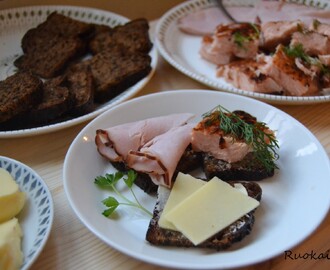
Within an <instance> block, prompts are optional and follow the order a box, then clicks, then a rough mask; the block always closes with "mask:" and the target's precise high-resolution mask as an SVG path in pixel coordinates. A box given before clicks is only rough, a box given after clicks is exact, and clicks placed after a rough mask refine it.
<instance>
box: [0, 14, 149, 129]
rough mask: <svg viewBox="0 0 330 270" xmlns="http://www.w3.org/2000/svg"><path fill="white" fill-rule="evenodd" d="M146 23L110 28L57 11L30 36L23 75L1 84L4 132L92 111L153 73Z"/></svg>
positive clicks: (25, 43)
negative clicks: (97, 105) (96, 106)
mask: <svg viewBox="0 0 330 270" xmlns="http://www.w3.org/2000/svg"><path fill="white" fill-rule="evenodd" d="M148 30H149V25H148V21H147V20H146V19H143V18H141V19H135V20H132V21H129V22H127V23H126V24H124V25H119V26H116V27H110V26H107V25H97V24H92V23H85V22H81V21H78V20H75V19H72V18H69V17H67V16H64V15H62V14H59V13H57V12H54V13H51V14H50V15H49V16H48V17H47V19H46V21H45V22H43V23H41V24H39V25H38V26H37V27H36V28H33V29H30V30H29V31H27V32H26V33H25V35H24V36H23V38H22V41H21V47H22V50H23V55H21V56H20V57H19V58H18V59H16V60H15V62H14V65H15V66H16V67H17V68H18V71H17V72H16V73H15V74H14V75H12V76H10V77H8V78H7V79H5V80H3V81H1V82H0V93H1V99H0V130H15V129H21V128H26V127H33V126H40V125H45V124H49V123H55V122H59V121H63V120H65V119H70V118H72V117H76V116H79V115H83V114H86V113H89V112H91V111H92V110H93V109H94V108H95V105H96V104H100V103H104V102H106V101H108V100H110V99H112V98H113V97H115V96H117V95H118V94H120V93H121V92H123V91H124V90H126V89H127V88H129V87H130V86H132V85H134V84H135V83H137V82H138V81H140V80H141V79H142V78H144V77H146V76H147V75H148V74H149V73H150V71H151V57H150V56H149V52H150V50H151V48H152V42H151V41H150V38H149V32H148Z"/></svg>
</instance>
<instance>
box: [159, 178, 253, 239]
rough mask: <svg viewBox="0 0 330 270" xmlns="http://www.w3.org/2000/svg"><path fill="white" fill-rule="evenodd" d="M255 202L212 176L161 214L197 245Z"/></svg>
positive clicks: (231, 221) (243, 212)
mask: <svg viewBox="0 0 330 270" xmlns="http://www.w3.org/2000/svg"><path fill="white" fill-rule="evenodd" d="M258 205H259V201H257V200H255V199H253V198H251V197H249V196H246V195H245V194H243V193H242V192H241V191H239V190H237V189H235V188H233V187H232V186H231V185H229V184H228V183H226V182H224V181H222V180H220V179H218V178H213V179H211V180H210V181H209V182H207V183H206V184H205V185H203V186H202V187H201V188H199V189H198V190H197V191H195V192H194V193H193V194H192V195H190V196H188V197H187V198H186V199H185V200H183V201H182V202H181V203H179V204H178V205H177V206H176V207H174V208H172V210H171V211H169V212H168V213H167V214H166V216H164V217H165V218H166V219H167V220H168V221H169V222H171V223H172V224H173V225H174V226H175V227H176V228H177V230H178V231H180V232H181V233H182V234H184V235H185V236H186V237H187V238H188V239H189V240H190V241H191V242H192V243H193V244H195V245H198V244H200V243H201V242H203V241H205V240H206V239H208V238H209V237H211V236H213V235H214V234H216V233H217V232H219V231H221V230H222V229H224V228H225V227H227V226H229V225H230V224H231V223H233V222H235V221H236V220H237V219H239V218H240V217H242V216H244V215H245V214H247V213H248V212H250V211H251V210H253V209H255V208H256V207H257V206H258Z"/></svg>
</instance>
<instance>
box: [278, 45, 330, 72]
mask: <svg viewBox="0 0 330 270" xmlns="http://www.w3.org/2000/svg"><path fill="white" fill-rule="evenodd" d="M284 52H285V54H286V55H287V56H289V57H293V58H300V59H301V60H303V61H304V62H305V63H307V64H309V65H313V66H316V67H318V68H319V69H320V71H321V73H323V74H330V68H329V67H327V66H325V65H323V64H322V63H321V61H320V59H318V58H317V57H312V56H310V55H308V54H307V53H306V52H305V50H304V47H303V45H302V44H297V45H295V46H292V47H284Z"/></svg>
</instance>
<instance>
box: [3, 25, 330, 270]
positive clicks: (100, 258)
mask: <svg viewBox="0 0 330 270" xmlns="http://www.w3.org/2000/svg"><path fill="white" fill-rule="evenodd" d="M154 24H155V23H154V22H153V23H152V26H154ZM185 88H198V89H209V88H207V87H206V86H204V85H202V84H199V83H198V82H196V81H194V80H192V79H190V78H188V77H186V76H185V75H183V74H181V73H180V72H178V71H177V70H176V69H174V68H173V67H172V66H170V65H169V64H168V63H167V62H165V60H163V59H162V58H161V57H160V56H159V61H158V65H157V68H156V72H155V74H154V76H153V78H152V79H151V81H150V82H149V83H148V84H147V85H146V86H145V87H144V89H142V90H141V91H140V92H139V93H138V96H142V95H147V94H150V93H154V92H159V91H164V90H172V89H173V90H175V89H185ZM275 106H276V107H277V108H279V109H281V110H283V111H285V112H286V113H288V114H290V115H291V116H293V117H294V118H296V119H297V120H298V121H300V122H301V123H302V124H304V125H305V126H306V127H307V128H308V129H310V130H311V132H312V133H313V134H314V135H315V136H316V137H317V139H318V140H319V141H320V142H321V144H322V145H323V147H324V148H325V150H326V152H327V155H328V156H329V154H330V104H329V103H325V104H315V105H297V106H288V105H285V106H284V105H275ZM86 124H87V122H85V123H83V124H79V125H76V126H73V127H70V128H67V129H63V130H60V131H57V132H54V133H49V134H44V135H37V136H34V137H25V138H15V139H0V155H2V156H7V157H10V158H13V159H16V160H19V161H21V162H23V163H25V164H26V165H28V166H30V167H31V168H33V169H34V170H35V171H36V172H37V173H38V174H39V175H40V176H41V177H42V178H43V179H44V181H45V182H46V183H47V185H48V186H49V189H50V191H51V193H52V196H53V200H54V207H55V216H54V223H53V227H52V231H51V234H50V237H49V239H48V242H47V244H46V246H45V248H44V249H43V251H42V253H41V254H40V256H39V257H38V259H37V260H36V262H35V263H34V265H33V266H32V267H31V270H40V269H47V270H54V269H61V270H67V269H79V270H83V269H98V270H102V269H141V270H142V269H143V270H148V269H149V270H153V269H155V270H156V269H165V268H161V267H158V266H154V265H149V264H146V263H144V262H141V261H138V260H136V259H133V258H130V257H128V256H126V255H123V254H121V253H120V252H118V251H116V250H114V249H112V248H111V247H109V246H107V245H106V244H104V243H103V242H102V241H101V240H99V239H98V238H97V237H96V236H95V235H94V234H92V233H91V232H90V231H89V230H88V229H87V228H86V227H85V226H84V225H83V224H82V223H81V222H80V221H79V219H78V218H77V216H76V215H75V214H74V212H73V211H72V209H71V207H70V205H69V203H68V200H67V198H66V195H65V192H64V188H63V181H62V168H63V162H64V157H65V155H66V152H67V150H68V148H69V146H70V144H71V142H72V141H73V139H74V138H75V137H76V135H77V134H78V133H79V131H80V130H81V129H82V128H83V127H84V126H85V125H86ZM329 181H330V179H329ZM329 192H330V190H329ZM306 218H308V216H306ZM329 231H330V215H329V214H328V215H327V216H326V218H325V220H324V221H323V222H322V224H321V225H320V226H319V228H318V229H317V230H316V231H315V232H314V233H313V234H312V235H311V236H310V237H308V238H307V239H306V240H304V241H303V242H302V243H300V244H299V245H298V246H296V247H295V248H294V249H292V251H293V253H296V254H302V255H304V254H306V253H311V252H315V253H317V254H320V253H323V254H325V255H327V258H325V259H322V260H314V259H310V258H309V259H297V260H290V259H286V260H285V258H284V253H283V254H282V255H279V256H278V257H275V258H273V259H271V260H268V261H265V262H262V263H260V264H257V265H252V266H247V267H244V268H240V269H244V270H252V269H256V270H261V269H262V270H264V269H271V270H277V269H287V270H290V269H291V270H293V269H299V270H304V269H330V233H329ZM256 252H257V251H256Z"/></svg>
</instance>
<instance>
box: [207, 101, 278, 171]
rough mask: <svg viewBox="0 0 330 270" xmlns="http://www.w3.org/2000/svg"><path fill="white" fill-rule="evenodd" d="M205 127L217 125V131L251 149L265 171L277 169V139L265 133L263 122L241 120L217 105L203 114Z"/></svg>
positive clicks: (272, 134) (269, 133)
mask: <svg viewBox="0 0 330 270" xmlns="http://www.w3.org/2000/svg"><path fill="white" fill-rule="evenodd" d="M203 118H204V119H205V118H206V122H205V123H206V125H211V124H213V123H219V129H220V130H221V131H222V132H223V133H224V134H225V135H229V136H231V137H232V138H233V140H234V141H236V140H243V141H244V142H245V143H246V144H248V145H250V146H251V147H252V149H253V152H254V155H255V157H256V159H257V160H258V161H259V162H260V163H261V164H262V165H263V166H264V167H265V169H266V170H267V171H272V170H273V169H278V167H277V165H276V163H275V160H277V159H278V158H279V155H278V154H277V149H278V148H279V145H278V142H277V139H276V137H275V135H274V133H273V132H266V131H267V130H269V129H268V127H267V125H266V124H265V123H263V122H258V121H256V120H255V118H253V120H255V121H250V120H246V119H242V118H241V117H240V116H239V114H236V113H232V112H230V111H228V110H227V109H225V108H224V107H222V106H221V105H218V106H217V107H215V108H214V109H212V110H211V111H209V112H207V113H205V114H203Z"/></svg>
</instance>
